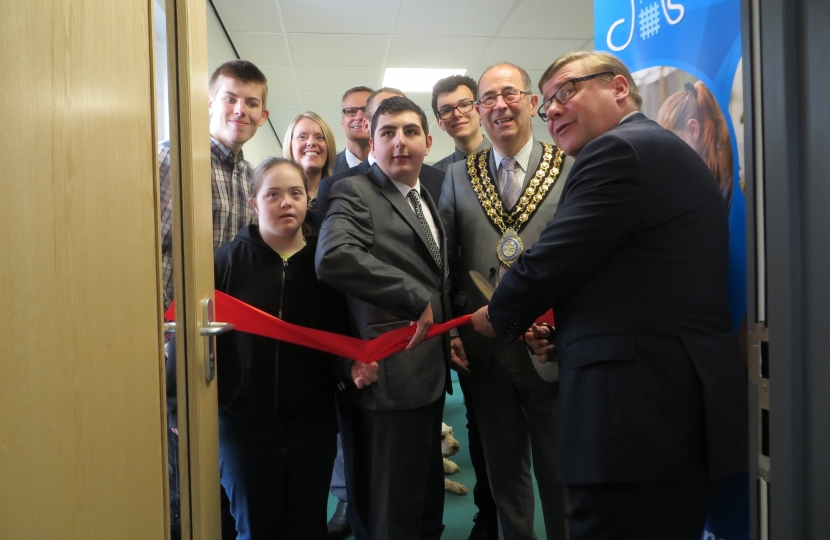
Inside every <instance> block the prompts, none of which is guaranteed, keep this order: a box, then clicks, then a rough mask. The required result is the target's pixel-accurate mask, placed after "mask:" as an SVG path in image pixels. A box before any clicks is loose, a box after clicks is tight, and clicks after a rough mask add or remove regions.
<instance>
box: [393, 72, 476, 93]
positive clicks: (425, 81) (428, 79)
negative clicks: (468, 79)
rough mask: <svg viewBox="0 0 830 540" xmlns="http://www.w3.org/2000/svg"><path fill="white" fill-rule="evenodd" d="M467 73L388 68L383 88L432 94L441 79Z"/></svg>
mask: <svg viewBox="0 0 830 540" xmlns="http://www.w3.org/2000/svg"><path fill="white" fill-rule="evenodd" d="M465 73H467V70H466V69H430V68H386V73H385V74H384V75H383V86H389V87H391V88H397V89H398V90H401V91H402V92H432V87H433V86H435V83H437V82H438V81H439V80H440V79H443V78H444V77H449V76H450V75H464V74H465Z"/></svg>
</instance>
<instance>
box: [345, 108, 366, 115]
mask: <svg viewBox="0 0 830 540" xmlns="http://www.w3.org/2000/svg"><path fill="white" fill-rule="evenodd" d="M358 111H361V112H363V114H364V115H365V114H366V107H346V108H345V109H343V116H357V113H358Z"/></svg>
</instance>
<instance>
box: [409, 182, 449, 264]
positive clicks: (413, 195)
mask: <svg viewBox="0 0 830 540" xmlns="http://www.w3.org/2000/svg"><path fill="white" fill-rule="evenodd" d="M407 195H408V196H409V200H410V201H412V208H413V209H414V210H415V215H416V216H418V221H420V222H421V226H422V227H423V228H424V231H425V232H426V233H427V244H428V245H429V251H430V253H432V258H433V259H435V263H436V264H437V265H438V268H440V269H441V270H443V269H444V263H443V261H442V260H441V249H440V248H439V247H438V243H437V242H435V238H434V237H433V236H432V230H431V229H430V228H429V223H427V218H426V217H424V210H423V209H422V208H421V196H420V195H419V194H418V190H416V189H410V190H409V193H408V194H407Z"/></svg>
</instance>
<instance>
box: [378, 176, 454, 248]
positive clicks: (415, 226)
mask: <svg viewBox="0 0 830 540" xmlns="http://www.w3.org/2000/svg"><path fill="white" fill-rule="evenodd" d="M366 174H367V175H368V176H369V178H371V179H372V181H373V182H374V183H375V184H376V185H377V186H378V187H379V188H380V192H381V193H382V194H383V196H384V197H386V199H387V200H388V201H389V202H390V203H391V204H392V206H393V207H394V208H395V210H397V212H398V214H400V216H401V217H402V218H403V220H404V221H406V223H407V224H409V226H410V227H412V230H414V231H415V233H416V234H417V235H418V238H420V239H421V242H423V243H424V246H426V248H427V250H429V240H428V239H427V233H426V231H425V230H424V226H423V225H421V222H420V221H418V216H416V215H415V211H414V210H412V206H410V205H409V201H407V200H406V199H404V198H403V196H402V195H401V192H400V191H398V188H397V187H396V186H395V184H393V183H392V181H391V180H389V177H387V176H386V175H385V174H384V173H383V171H382V170H380V167H378V166H377V165H372V166H371V167H370V168H369V171H368V172H367V173H366ZM424 197H427V201H428V202H427V204H428V205H430V206H429V208H430V210H431V211H432V215H433V218H434V217H435V216H437V215H438V211H437V210H435V205H434V204H431V203H432V197H430V195H429V193H428V192H427V191H426V190H425V189H423V186H421V198H424ZM438 221H440V220H436V226H438V223H437V222H438ZM439 231H441V235H442V237H443V236H444V235H443V229H442V228H440V226H439ZM436 241H438V239H436ZM441 251H442V253H443V251H444V250H443V249H442V250H441ZM430 259H432V257H431V256H430ZM432 262H433V263H435V261H434V260H433V261H432Z"/></svg>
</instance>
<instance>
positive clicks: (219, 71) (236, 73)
mask: <svg viewBox="0 0 830 540" xmlns="http://www.w3.org/2000/svg"><path fill="white" fill-rule="evenodd" d="M219 77H227V78H228V79H236V80H237V81H239V82H243V83H259V84H261V85H262V109H263V110H265V108H266V105H267V104H268V79H266V78H265V75H264V74H263V73H262V71H260V70H259V68H258V67H256V66H255V65H254V64H252V63H251V62H248V61H247V60H231V61H229V62H225V63H224V64H222V65H221V66H219V67H218V68H216V71H214V72H213V75H211V76H210V83H209V84H208V93H209V94H210V97H211V98H215V97H216V81H218V80H219Z"/></svg>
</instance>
